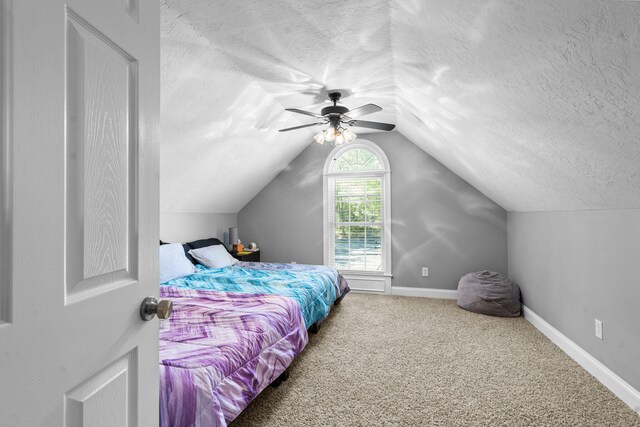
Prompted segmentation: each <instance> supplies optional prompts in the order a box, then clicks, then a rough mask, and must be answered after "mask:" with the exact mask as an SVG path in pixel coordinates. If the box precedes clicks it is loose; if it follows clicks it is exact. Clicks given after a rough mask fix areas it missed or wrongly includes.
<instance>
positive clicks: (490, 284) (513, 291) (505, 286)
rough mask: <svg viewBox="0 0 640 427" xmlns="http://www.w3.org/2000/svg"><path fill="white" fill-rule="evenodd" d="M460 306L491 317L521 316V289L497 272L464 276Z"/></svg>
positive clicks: (459, 284) (460, 293)
mask: <svg viewBox="0 0 640 427" xmlns="http://www.w3.org/2000/svg"><path fill="white" fill-rule="evenodd" d="M458 306H459V307H461V308H464V309H465V310H469V311H473V312H475V313H481V314H488V315H490V316H502V317H517V316H520V288H519V287H518V285H516V284H515V283H513V282H512V281H511V280H509V279H508V278H507V277H505V276H503V275H502V274H500V273H496V272H495V271H489V270H484V271H478V272H476V273H469V274H465V275H464V276H462V278H461V279H460V282H459V283H458Z"/></svg>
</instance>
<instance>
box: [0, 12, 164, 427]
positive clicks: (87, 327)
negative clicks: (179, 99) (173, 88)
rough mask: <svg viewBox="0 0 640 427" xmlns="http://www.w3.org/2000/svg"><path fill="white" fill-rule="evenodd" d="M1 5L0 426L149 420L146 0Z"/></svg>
mask: <svg viewBox="0 0 640 427" xmlns="http://www.w3.org/2000/svg"><path fill="white" fill-rule="evenodd" d="M0 4H2V5H4V6H5V7H6V10H8V11H9V12H10V13H9V14H3V15H4V16H5V17H6V16H8V17H9V18H8V19H5V21H7V22H8V23H9V28H10V34H9V36H10V37H8V38H3V41H4V42H5V44H6V43H8V47H9V49H8V50H7V49H4V48H3V50H2V55H0V58H4V59H3V63H4V64H5V65H6V67H5V68H6V70H8V73H5V76H4V77H3V78H7V75H8V78H10V80H11V81H10V84H8V85H7V86H6V87H10V88H12V92H11V97H7V96H6V95H7V94H6V91H3V92H2V93H1V94H0V95H2V97H1V98H0V99H2V100H3V102H2V103H1V104H0V105H3V114H2V116H1V117H8V118H9V119H8V121H7V122H6V123H3V122H2V121H0V124H2V126H3V134H6V135H8V138H6V141H4V140H3V150H2V169H1V170H0V172H1V176H2V178H3V183H2V186H0V188H1V189H2V190H0V191H2V193H3V194H2V198H0V203H1V204H2V206H1V207H2V212H3V213H2V218H0V219H1V220H2V221H1V222H0V233H2V236H1V237H2V241H1V242H0V248H1V249H0V251H2V252H1V253H0V259H1V260H3V263H2V264H1V265H0V267H1V268H2V270H1V271H0V298H2V300H1V301H0V319H2V320H4V321H5V322H4V323H1V322H0V349H1V350H0V384H2V387H0V424H3V425H4V424H6V425H11V426H22V425H25V426H33V425H46V426H49V425H67V426H76V425H109V426H112V425H118V426H120V425H122V426H125V425H131V426H135V425H142V426H147V425H157V424H158V382H159V377H158V328H159V325H158V320H157V319H154V320H152V321H150V322H143V321H142V320H141V319H140V317H139V313H138V310H139V307H140V303H141V302H142V300H143V299H144V297H146V296H157V295H158V292H159V286H158V273H157V268H158V265H157V250H158V248H157V240H158V142H157V120H158V107H159V24H160V14H159V2H157V0H138V1H135V0H67V1H63V0H47V1H40V0H0ZM0 21H1V20H0ZM3 27H4V28H6V26H3ZM7 40H9V41H8V42H7ZM5 47H7V46H5ZM7 52H9V53H10V54H9V55H7V54H6V53H7ZM4 100H8V101H10V102H4ZM4 106H7V108H5V107H4ZM5 129H9V130H10V132H8V131H6V132H5ZM6 147H11V150H10V152H9V154H10V156H8V155H7V150H6ZM7 165H8V166H9V167H7ZM7 178H10V179H7ZM9 207H11V208H12V215H8V212H9V210H8V208H9ZM6 237H13V241H10V240H8V239H6ZM9 273H10V274H9ZM9 314H11V316H9ZM9 321H10V322H9Z"/></svg>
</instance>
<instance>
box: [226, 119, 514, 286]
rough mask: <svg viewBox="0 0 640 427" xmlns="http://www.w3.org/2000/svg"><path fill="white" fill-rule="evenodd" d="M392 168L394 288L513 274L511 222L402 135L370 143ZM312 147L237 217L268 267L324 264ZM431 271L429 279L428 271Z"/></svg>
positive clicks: (324, 150) (323, 150) (316, 156)
mask: <svg viewBox="0 0 640 427" xmlns="http://www.w3.org/2000/svg"><path fill="white" fill-rule="evenodd" d="M362 139H369V140H371V141H373V142H375V143H376V144H378V145H379V146H380V148H382V149H383V150H384V151H385V153H386V154H387V157H388V158H389V162H390V164H391V198H392V200H391V216H392V247H393V249H392V264H393V274H394V279H393V285H394V286H410V287H425V288H438V289H456V287H457V284H458V279H459V278H460V276H462V275H463V274H465V273H468V272H470V271H477V270H482V269H491V270H495V271H499V272H502V273H505V274H506V273H507V227H506V221H507V214H506V212H505V210H504V209H502V208H501V207H499V206H498V205H496V204H495V203H494V202H492V201H491V200H489V199H488V198H487V197H485V196H484V195H482V194H481V193H480V192H479V191H477V190H476V189H475V188H473V187H472V186H470V185H469V184H467V183H466V182H465V181H463V180H462V179H461V178H459V177H458V176H457V175H455V174H454V173H453V172H451V171H450V170H448V169H447V168H445V167H444V166H443V165H442V164H440V163H439V162H437V161H436V160H435V159H433V158H432V157H431V156H429V155H428V154H426V153H425V152H424V151H423V150H421V149H420V148H418V147H417V146H416V145H415V144H413V143H412V142H410V141H409V140H407V139H406V138H405V137H403V136H402V135H401V134H400V133H398V132H389V133H378V134H371V135H365V136H363V137H362ZM330 151H331V147H329V146H321V145H318V144H315V143H314V144H311V145H310V146H309V147H308V148H307V149H306V150H305V151H303V152H302V153H301V154H300V155H299V156H298V157H297V158H296V159H294V160H293V162H291V164H289V166H288V167H287V168H286V169H285V170H284V171H283V172H282V173H280V174H279V175H278V176H277V177H276V178H275V179H274V180H273V181H271V182H270V183H269V184H268V185H267V186H266V187H265V188H264V189H263V190H262V191H261V192H260V193H259V194H258V195H257V196H256V197H255V198H254V199H253V200H251V201H250V202H249V203H248V204H247V205H246V206H245V207H244V208H243V209H242V210H241V211H240V212H239V213H238V226H239V229H240V236H241V239H243V240H246V241H249V240H252V241H255V242H256V243H258V246H259V247H260V249H261V256H262V259H263V260H265V261H271V262H291V261H296V262H299V263H311V264H322V263H323V254H322V252H323V249H322V248H323V242H322V237H323V236H322V224H323V218H322V199H323V196H322V172H323V167H324V162H325V159H326V158H327V155H328V154H329V152H330ZM423 266H424V267H429V277H422V276H421V274H420V272H421V267H423Z"/></svg>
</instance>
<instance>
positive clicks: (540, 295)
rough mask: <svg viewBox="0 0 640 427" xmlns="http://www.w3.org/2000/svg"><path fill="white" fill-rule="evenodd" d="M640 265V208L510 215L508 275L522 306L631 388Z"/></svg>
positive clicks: (636, 382)
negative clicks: (597, 329)
mask: <svg viewBox="0 0 640 427" xmlns="http://www.w3.org/2000/svg"><path fill="white" fill-rule="evenodd" d="M639 262H640V210H602V211H569V212H535V213H513V212H510V213H509V273H510V276H511V278H512V279H513V280H515V281H516V282H517V283H518V284H519V285H520V287H521V288H522V294H523V298H524V303H525V305H527V306H528V307H529V308H530V309H532V310H533V311H534V312H536V313H537V314H538V315H540V316H541V317H542V318H543V319H544V320H546V321H547V322H548V323H550V324H551V325H552V326H553V327H554V328H556V329H558V330H559V331H560V332H562V333H563V334H564V335H566V336H567V337H568V338H569V339H571V340H572V341H573V342H575V343H576V344H578V345H579V346H580V347H582V348H583V349H584V350H586V351H587V352H588V353H589V354H591V355H592V356H594V357H596V358H597V359H598V360H600V361H601V362H602V363H603V364H605V365H606V366H607V367H608V368H609V369H611V370H612V371H614V372H615V373H616V374H618V375H619V376H620V377H622V378H623V379H625V380H626V381H627V382H628V383H629V384H631V386H633V387H634V388H635V389H637V390H638V389H640V369H639V368H638V366H639V365H638V362H639V361H640V308H639V305H640V275H639V274H638V264H639ZM596 318H598V319H600V320H601V321H603V338H604V339H603V340H599V339H598V338H596V337H595V333H594V319H596Z"/></svg>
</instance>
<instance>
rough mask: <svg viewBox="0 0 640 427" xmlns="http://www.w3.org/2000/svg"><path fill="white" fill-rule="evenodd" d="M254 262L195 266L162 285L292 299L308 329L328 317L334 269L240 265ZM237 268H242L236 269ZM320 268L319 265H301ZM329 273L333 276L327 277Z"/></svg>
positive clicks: (335, 292)
mask: <svg viewBox="0 0 640 427" xmlns="http://www.w3.org/2000/svg"><path fill="white" fill-rule="evenodd" d="M247 264H255V263H238V264H236V265H234V266H231V267H224V268H207V267H204V266H202V265H197V266H196V273H194V274H191V275H189V276H185V277H181V278H178V279H174V280H170V281H168V282H166V283H164V285H169V286H176V287H180V288H189V289H200V290H212V291H222V292H236V293H248V294H272V295H282V296H286V297H290V298H293V299H294V300H295V301H296V302H297V303H298V305H299V307H300V310H301V311H302V317H303V319H304V324H305V326H306V327H307V328H309V327H310V326H311V325H312V324H313V323H315V322H317V321H319V320H322V319H324V318H325V317H327V316H328V315H329V310H330V308H331V305H332V304H333V302H334V301H335V300H336V298H337V296H338V295H340V292H341V290H340V285H339V283H340V282H339V280H338V277H337V276H338V273H337V271H335V269H330V268H329V267H325V268H327V269H329V270H328V271H327V270H318V269H317V268H310V269H307V270H292V269H284V268H277V266H279V265H287V264H267V263H260V264H266V266H276V268H270V267H265V268H253V267H250V268H245V267H244V265H247ZM238 265H243V266H242V267H239V266H238ZM305 267H321V266H305ZM331 270H333V271H334V272H335V274H333V275H332V274H331Z"/></svg>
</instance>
